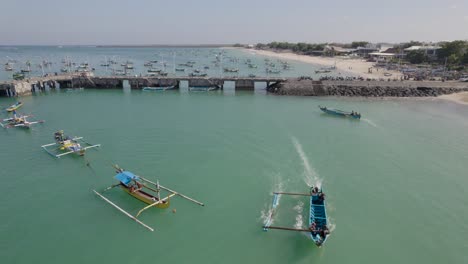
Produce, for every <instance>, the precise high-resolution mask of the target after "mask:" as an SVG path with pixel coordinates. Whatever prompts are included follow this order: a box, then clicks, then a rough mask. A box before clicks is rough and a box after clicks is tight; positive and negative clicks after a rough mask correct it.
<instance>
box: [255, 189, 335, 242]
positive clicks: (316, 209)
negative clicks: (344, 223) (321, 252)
mask: <svg viewBox="0 0 468 264" xmlns="http://www.w3.org/2000/svg"><path fill="white" fill-rule="evenodd" d="M280 195H296V196H297V195H298V196H309V197H310V211H309V227H308V228H295V227H282V226H272V224H273V219H274V216H275V213H276V209H277V207H278V204H279V196H280ZM269 229H279V230H287V231H299V232H306V233H308V234H309V237H310V239H311V240H312V241H314V243H315V245H317V247H321V246H322V245H323V244H324V243H325V241H326V240H327V238H328V237H329V236H330V230H329V229H328V219H327V211H326V208H325V194H324V193H323V192H322V188H320V189H319V188H318V187H311V188H310V193H291V192H274V193H273V204H272V209H271V211H270V215H269V216H268V218H267V220H266V221H265V224H264V225H263V230H264V231H268V230H269Z"/></svg>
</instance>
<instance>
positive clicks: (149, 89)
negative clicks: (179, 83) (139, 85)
mask: <svg viewBox="0 0 468 264" xmlns="http://www.w3.org/2000/svg"><path fill="white" fill-rule="evenodd" d="M172 89H175V86H174V85H173V86H155V87H143V89H142V91H167V90H172Z"/></svg>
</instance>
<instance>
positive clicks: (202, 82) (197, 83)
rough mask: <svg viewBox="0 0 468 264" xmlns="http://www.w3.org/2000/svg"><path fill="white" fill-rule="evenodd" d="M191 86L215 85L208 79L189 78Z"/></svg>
mask: <svg viewBox="0 0 468 264" xmlns="http://www.w3.org/2000/svg"><path fill="white" fill-rule="evenodd" d="M188 86H189V87H214V86H215V85H213V84H212V83H211V82H210V81H209V80H207V79H189V80H188Z"/></svg>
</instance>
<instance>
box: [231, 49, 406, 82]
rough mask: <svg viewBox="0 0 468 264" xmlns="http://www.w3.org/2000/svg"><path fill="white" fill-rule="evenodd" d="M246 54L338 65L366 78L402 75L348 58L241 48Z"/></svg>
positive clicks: (339, 68) (346, 70)
mask: <svg viewBox="0 0 468 264" xmlns="http://www.w3.org/2000/svg"><path fill="white" fill-rule="evenodd" d="M240 50H243V51H245V52H250V53H253V54H258V55H263V56H269V57H275V58H279V59H286V60H295V61H300V62H304V63H309V64H314V65H319V66H323V67H331V66H334V65H335V64H336V68H337V69H338V70H340V71H342V72H347V73H350V74H353V75H358V76H361V77H364V78H370V79H373V78H384V79H388V78H391V79H394V78H398V79H399V78H400V77H401V76H402V74H401V73H400V72H398V71H388V70H382V69H379V70H377V68H375V67H374V63H373V62H368V61H365V60H362V59H354V58H346V57H321V56H309V55H300V54H296V53H292V52H276V51H273V50H258V49H246V48H240ZM369 68H372V73H369ZM386 73H387V74H391V76H385V74H386Z"/></svg>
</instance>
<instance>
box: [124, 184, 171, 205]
mask: <svg viewBox="0 0 468 264" xmlns="http://www.w3.org/2000/svg"><path fill="white" fill-rule="evenodd" d="M120 188H121V189H122V190H124V192H126V193H128V194H129V195H131V196H133V197H134V198H136V199H138V200H140V201H142V202H144V203H146V204H153V203H155V202H156V201H157V200H158V198H157V197H155V196H153V195H151V194H149V193H147V192H144V191H141V190H139V191H133V192H132V191H131V190H130V188H128V187H126V186H125V185H123V184H120ZM169 206H170V201H169V199H168V200H166V201H164V202H163V203H160V204H157V205H155V207H157V208H161V209H166V208H168V207H169Z"/></svg>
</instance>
